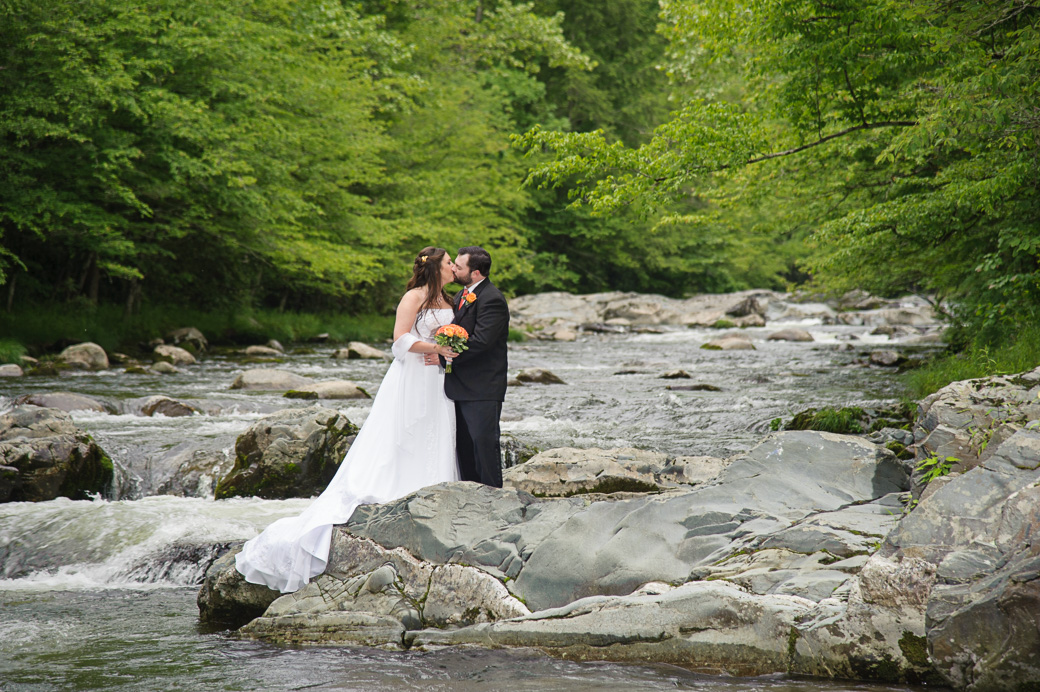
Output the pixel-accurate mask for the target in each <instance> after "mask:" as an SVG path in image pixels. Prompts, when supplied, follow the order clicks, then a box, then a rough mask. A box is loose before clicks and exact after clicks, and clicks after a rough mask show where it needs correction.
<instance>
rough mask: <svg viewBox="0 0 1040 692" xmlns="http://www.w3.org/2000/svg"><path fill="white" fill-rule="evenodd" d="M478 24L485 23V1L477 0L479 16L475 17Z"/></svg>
mask: <svg viewBox="0 0 1040 692" xmlns="http://www.w3.org/2000/svg"><path fill="white" fill-rule="evenodd" d="M474 19H475V20H476V22H477V24H480V23H481V22H482V21H484V0H477V15H476V17H474Z"/></svg>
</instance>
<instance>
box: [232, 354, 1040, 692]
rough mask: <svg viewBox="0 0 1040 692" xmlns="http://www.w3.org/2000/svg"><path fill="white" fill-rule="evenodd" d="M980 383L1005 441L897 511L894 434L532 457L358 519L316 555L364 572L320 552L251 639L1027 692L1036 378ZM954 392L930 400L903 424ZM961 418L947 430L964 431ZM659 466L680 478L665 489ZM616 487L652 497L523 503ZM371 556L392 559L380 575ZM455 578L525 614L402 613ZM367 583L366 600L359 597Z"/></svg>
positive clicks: (903, 481)
mask: <svg viewBox="0 0 1040 692" xmlns="http://www.w3.org/2000/svg"><path fill="white" fill-rule="evenodd" d="M999 379H1000V378H991V379H990V380H987V381H984V382H977V383H974V384H973V385H972V387H971V390H970V391H971V392H974V393H975V394H979V393H980V392H981V393H985V397H984V398H986V400H987V402H988V403H990V404H992V398H993V397H995V396H996V395H997V394H996V393H997V392H1000V393H1001V396H1003V399H1002V401H1007V402H1018V404H1017V405H1018V408H1017V409H1016V411H1017V412H1016V414H1015V415H1016V416H1018V417H1020V418H1022V419H1023V420H1020V421H1018V422H1016V423H1014V424H1008V423H1007V422H1006V419H1007V417H1006V416H1005V417H1003V418H1001V419H1000V420H1001V421H1002V423H1001V425H1004V426H1007V425H1011V427H1009V428H1008V431H1006V432H1005V434H1002V435H997V434H996V433H994V436H993V437H992V440H991V446H988V447H987V448H986V450H985V453H984V454H983V455H982V458H981V459H980V460H979V461H978V463H977V464H976V466H975V467H973V468H971V469H968V470H966V471H963V472H961V473H958V474H953V475H950V476H947V477H944V478H940V479H938V480H937V481H933V483H935V486H936V487H935V488H934V489H932V490H931V492H930V494H929V495H927V496H926V497H925V498H924V499H921V500H920V501H919V502H917V503H916V504H914V503H913V502H911V504H909V505H907V504H906V502H907V501H908V499H909V497H910V496H909V493H908V492H907V491H908V489H909V488H910V486H911V479H910V468H911V465H910V464H908V462H906V461H902V460H900V459H897V458H896V456H895V454H893V453H892V451H891V450H890V449H888V448H887V446H886V445H887V444H888V443H889V442H892V441H894V440H896V439H898V440H901V441H902V442H901V443H909V446H908V449H913V447H914V442H915V438H914V437H913V435H912V433H910V432H908V431H905V430H900V429H898V428H884V429H881V430H880V431H878V432H876V433H873V440H871V439H867V438H865V437H863V436H852V435H838V434H833V433H826V432H814V431H787V432H781V433H776V434H773V435H770V436H769V437H767V438H766V439H765V440H764V441H763V442H762V443H761V444H760V445H758V446H757V447H755V448H754V449H752V450H750V451H749V452H747V453H745V454H741V455H737V456H736V457H734V458H732V459H729V460H720V459H711V458H700V459H695V458H686V459H680V458H670V457H668V456H667V455H663V454H657V453H654V452H646V451H642V450H625V449H612V450H600V449H583V450H578V449H555V450H548V451H546V452H543V453H541V454H538V455H535V456H534V457H532V458H531V460H530V461H528V462H527V463H526V464H521V465H519V466H516V467H514V468H511V469H509V470H508V471H507V473H506V478H507V487H506V488H504V489H493V488H488V487H485V486H480V485H477V484H473V483H447V484H442V485H439V486H434V487H432V488H426V489H423V490H421V491H419V492H417V493H414V494H412V495H409V496H407V497H405V498H402V499H400V500H398V501H395V502H391V503H387V504H384V505H378V506H362V507H360V508H359V509H358V510H357V511H356V512H355V514H354V516H353V517H352V518H351V520H350V521H349V522H348V524H347V525H345V526H343V527H340V528H339V529H337V531H336V532H334V533H335V539H334V546H336V545H351V546H362V545H363V546H366V547H365V550H367V551H375V552H374V553H373V557H372V559H371V560H370V561H368V562H365V561H363V560H351V559H349V558H347V557H341V556H338V555H334V557H333V559H332V561H331V563H330V565H331V566H330V570H329V574H327V575H325V576H323V577H321V578H320V579H319V580H318V581H316V582H315V583H314V584H312V585H310V586H309V587H308V589H310V590H311V591H313V593H311V592H310V591H307V590H304V591H305V592H306V593H305V592H300V593H298V594H297V595H296V596H294V597H290V598H289V600H286V601H284V604H285V605H284V610H280V609H275V610H272V611H269V612H268V613H267V614H266V615H265V617H264V619H262V620H260V621H257V623H256V624H255V625H250V627H251V628H255V629H254V630H253V633H252V634H250V636H259V637H262V638H267V639H270V640H272V641H280V642H286V643H329V642H331V643H336V642H347V643H366V644H370V645H376V646H394V647H400V646H411V647H420V648H421V647H435V646H444V645H460V644H475V645H481V646H490V647H498V646H534V647H538V648H541V649H543V650H546V651H549V652H551V653H554V654H556V655H560V656H565V657H574V658H596V659H601V660H602V659H606V660H618V661H646V660H653V661H659V662H667V663H675V664H677V665H682V666H683V667H686V668H690V669H693V670H697V671H702V672H706V673H713V674H720V673H724V674H734V675H759V674H766V673H771V672H773V673H776V672H783V673H789V674H800V675H814V676H827V677H843V678H850V679H870V680H880V681H887V682H893V683H896V682H899V683H907V682H910V683H930V684H935V683H938V684H949V685H953V686H954V687H956V688H957V689H968V690H978V691H983V690H998V689H1000V690H1002V689H1015V688H1016V686H1018V687H1019V688H1021V689H1027V688H1023V687H1021V686H1022V685H1028V684H1031V683H1030V681H1033V680H1036V679H1037V677H1038V670H1037V668H1036V664H1035V661H1034V659H1035V652H1036V651H1037V650H1038V641H1037V632H1038V628H1037V626H1036V623H1037V620H1038V616H1037V615H1036V613H1037V612H1040V610H1038V607H1037V606H1038V604H1040V588H1038V586H1037V585H1038V584H1040V573H1038V569H1040V553H1038V552H1037V550H1038V549H1037V547H1036V545H1035V537H1036V536H1037V535H1040V523H1038V522H1040V510H1038V509H1037V508H1038V507H1040V494H1038V493H1040V490H1038V487H1040V431H1038V430H1037V429H1036V428H1037V427H1038V424H1036V423H1034V422H1033V421H1036V419H1037V415H1036V413H1037V412H1034V411H1033V409H1032V408H1031V407H1032V406H1033V403H1032V401H1033V399H1032V396H1031V395H1030V393H1031V391H1032V389H1033V388H1034V387H1035V386H1037V384H1038V383H1040V370H1038V371H1035V372H1034V373H1026V374H1023V375H1020V376H1017V377H1014V378H1006V379H1007V381H1006V382H1003V383H1001V382H997V380H999ZM951 386H952V385H951ZM967 392H968V390H965V389H963V388H957V387H954V388H953V389H952V390H950V391H947V392H945V393H941V394H939V395H936V396H935V397H933V398H932V400H931V401H930V402H928V403H929V405H928V406H923V407H922V411H921V416H920V417H919V418H918V419H917V425H918V426H924V425H928V424H929V422H928V421H929V415H931V416H932V417H933V418H937V417H938V416H939V414H940V411H941V410H942V409H943V406H946V404H944V403H942V402H949V401H952V400H959V399H957V397H959V396H964V395H966V394H967ZM977 403H978V402H977ZM936 406H938V407H939V409H938V410H935V407H936ZM1013 406H1015V404H1008V405H1007V406H1005V408H1006V409H1007V410H1010V409H1011V408H1012V407H1013ZM992 410H993V409H992V406H991V407H990V411H991V412H992ZM943 415H945V414H943ZM951 415H952V414H951ZM991 415H992V413H991ZM972 420H975V422H976V423H978V422H979V421H978V420H976V419H973V418H971V416H966V417H963V418H961V419H959V420H958V421H953V420H951V419H949V418H947V419H946V424H947V425H948V426H950V427H951V429H958V430H963V429H964V426H966V425H968V424H969V422H970V421H972ZM954 425H958V426H959V427H957V428H954V427H953V426H954ZM919 437H920V439H919V440H917V444H918V445H920V444H921V443H922V442H923V440H925V439H927V435H924V436H919ZM921 453H922V454H923V453H924V452H921ZM680 462H681V463H680ZM678 467H682V468H683V473H682V474H681V475H682V476H684V477H686V480H685V481H684V482H674V483H671V484H669V483H666V482H663V481H662V475H661V474H673V475H675V476H678V475H680V474H677V473H676V469H677V468H678ZM697 471H699V472H700V474H701V475H700V476H699V477H698V476H696V472H697ZM619 473H621V474H631V475H632V476H634V477H636V478H639V479H653V481H654V483H655V485H656V488H654V489H650V488H643V489H642V492H635V491H634V489H633V488H628V489H625V490H619V491H618V492H616V493H613V494H603V493H602V492H585V493H580V494H577V495H572V496H570V497H556V498H553V497H549V496H548V495H550V493H548V492H546V493H544V494H545V495H547V496H546V497H542V498H539V497H535V496H534V495H533V494H532V493H531V491H533V492H536V493H539V494H543V493H542V490H547V489H549V488H555V487H556V486H560V488H567V487H570V488H571V489H572V490H577V489H588V488H591V489H593V490H595V486H594V485H593V484H594V483H596V482H597V480H596V479H597V478H599V479H600V480H602V478H603V477H604V476H606V477H611V475H610V474H619ZM640 474H641V475H640ZM626 477H628V476H626ZM644 482H647V484H648V485H649V481H644ZM510 485H512V486H513V487H509V486H510ZM600 490H602V488H600ZM555 494H557V495H567V494H568V491H562V492H560V491H557V492H556V493H555ZM355 549H356V548H355ZM334 552H335V549H334ZM346 554H347V553H343V555H346ZM388 554H396V555H397V556H398V558H395V559H394V560H391V562H393V565H394V566H393V568H392V569H391V568H390V567H389V563H387V562H385V557H386V555H388ZM398 559H400V560H405V561H411V562H408V565H407V566H405V564H404V562H401V563H400V564H399V562H398ZM379 560H384V564H381V565H380V564H376V563H377V562H379ZM460 565H465V566H466V567H465V569H467V570H473V571H474V572H480V573H482V574H483V575H485V576H486V577H488V578H491V579H492V580H493V581H494V582H495V584H497V585H499V586H501V587H502V589H503V590H504V591H505V592H506V593H507V595H508V598H514V599H516V602H517V603H522V604H524V605H525V606H526V607H527V608H530V609H531V611H532V612H530V613H523V614H515V615H508V613H507V612H506V611H500V612H499V611H496V612H497V614H496V615H495V616H494V617H491V616H490V615H485V616H484V619H483V620H474V621H467V620H466V618H465V617H463V614H464V613H465V609H464V608H463V605H464V604H466V603H469V602H472V603H483V601H481V598H483V597H482V596H480V593H481V591H480V589H482V588H484V587H486V586H488V585H489V584H490V582H485V581H481V580H479V579H478V580H477V582H478V583H480V584H483V585H484V586H481V587H477V586H474V585H469V584H468V585H466V586H457V587H456V588H455V590H454V594H453V596H452V598H455V599H456V600H455V601H451V600H450V599H449V601H447V602H446V603H448V604H447V605H446V606H445V607H446V609H447V611H448V612H449V613H454V615H451V614H449V615H446V616H444V617H443V618H442V619H440V620H438V621H436V622H437V624H433V625H431V623H432V622H434V621H433V620H429V619H426V620H424V618H423V617H417V613H418V611H417V610H416V608H415V607H414V605H409V604H410V603H411V602H410V601H409V600H408V598H414V596H413V595H410V594H411V593H412V592H410V591H409V589H413V588H414V584H415V583H419V584H421V583H423V582H422V579H419V580H417V582H416V580H414V579H411V578H409V577H406V576H404V575H405V574H406V572H408V570H418V572H416V573H420V574H427V573H430V572H436V571H437V570H438V569H440V568H442V567H443V566H453V567H457V566H460ZM341 567H342V568H343V569H342V571H341ZM380 570H382V572H381V571H380ZM424 570H426V571H425V572H424ZM381 574H382V576H379V575H381ZM373 580H374V581H373ZM370 582H371V583H373V584H374V583H376V582H378V584H381V586H378V588H376V589H374V590H372V589H370V590H369V591H367V592H366V591H365V589H364V588H363V587H364V585H365V584H367V583H370ZM391 584H397V585H398V586H397V587H391V586H390V585H391ZM409 584H410V585H411V586H402V585H409ZM492 586H494V585H492ZM492 591H493V592H494V593H497V594H499V595H501V592H499V591H498V590H497V586H496V587H494V588H493V589H492ZM471 592H472V595H467V594H470V593H471ZM406 596H408V597H406ZM495 598H498V596H496V597H495ZM508 598H506V599H505V600H501V601H498V602H500V603H501V602H504V603H512V601H509V600H508ZM330 604H334V605H330ZM470 614H471V615H474V614H475V613H474V612H473V611H471V612H470Z"/></svg>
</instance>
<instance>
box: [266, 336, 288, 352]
mask: <svg viewBox="0 0 1040 692" xmlns="http://www.w3.org/2000/svg"><path fill="white" fill-rule="evenodd" d="M267 347H268V348H273V349H274V350H276V351H278V352H279V353H285V347H284V346H282V343H281V342H280V341H278V339H271V340H270V341H268V342H267Z"/></svg>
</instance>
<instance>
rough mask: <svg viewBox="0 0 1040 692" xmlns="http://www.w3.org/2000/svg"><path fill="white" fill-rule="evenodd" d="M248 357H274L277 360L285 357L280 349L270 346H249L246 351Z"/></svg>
mask: <svg viewBox="0 0 1040 692" xmlns="http://www.w3.org/2000/svg"><path fill="white" fill-rule="evenodd" d="M245 354H246V355H247V356H258V357H273V358H277V357H279V356H282V355H284V353H283V352H282V351H280V350H278V349H274V348H271V347H270V346H248V347H247V348H246V350H245Z"/></svg>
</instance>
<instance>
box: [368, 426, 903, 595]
mask: <svg viewBox="0 0 1040 692" xmlns="http://www.w3.org/2000/svg"><path fill="white" fill-rule="evenodd" d="M529 463H530V462H529ZM519 468H523V467H519ZM907 482H908V481H907V476H906V472H905V470H904V469H903V467H902V466H901V465H900V464H899V463H898V462H897V461H896V460H895V459H894V458H892V457H891V456H890V455H889V454H888V453H887V452H885V453H883V451H879V449H878V448H877V447H876V446H874V445H872V444H870V443H869V442H866V441H863V440H862V439H860V438H856V437H851V436H841V435H832V434H829V433H815V432H789V433H781V434H778V435H775V436H772V437H770V438H769V439H767V441H766V442H764V443H763V444H762V445H759V447H757V448H756V449H755V450H752V452H750V453H749V454H747V455H746V456H744V457H741V458H738V459H735V460H733V461H732V462H730V464H729V465H728V466H727V467H726V468H725V470H723V471H721V473H720V474H719V475H718V476H717V478H716V479H715V481H714V483H712V484H711V485H708V486H706V487H698V488H694V489H692V490H691V491H689V492H683V493H678V494H675V493H668V494H663V495H659V496H649V497H641V498H632V499H625V500H618V501H614V502H586V501H583V500H582V499H580V497H572V498H569V499H566V500H543V501H538V500H535V499H534V498H532V497H531V496H530V495H528V494H526V493H518V492H516V491H507V490H493V489H490V488H484V487H481V486H476V487H474V486H473V485H471V484H465V483H463V484H457V483H456V484H447V485H441V486H435V487H434V488H428V489H425V490H423V491H420V492H419V493H416V494H415V495H411V496H409V497H407V498H403V499H402V500H399V501H397V502H395V503H389V504H387V505H381V506H378V507H375V506H363V507H360V508H359V509H358V510H357V511H356V512H355V513H354V516H353V517H352V518H351V520H350V522H349V523H348V526H349V528H350V530H351V532H353V533H355V534H357V535H363V536H366V537H369V538H372V539H373V540H375V541H377V542H379V543H380V544H382V545H385V546H388V547H404V548H406V549H407V550H408V551H409V552H411V553H412V554H413V555H416V556H420V557H422V558H423V559H427V560H430V561H432V562H448V561H456V562H462V563H464V564H469V565H473V566H477V567H480V568H482V569H485V570H486V571H489V572H491V573H492V574H495V575H496V576H498V575H501V576H508V577H510V578H512V579H514V581H511V582H510V583H509V587H510V590H511V592H512V593H514V594H516V595H517V596H519V597H521V598H523V599H524V600H525V601H526V602H527V603H528V605H529V606H532V607H535V608H545V607H552V606H557V605H562V604H564V603H568V602H570V601H573V600H575V599H577V598H581V597H584V596H588V595H594V594H600V595H602V594H607V595H620V594H626V593H629V592H631V591H632V589H634V588H636V587H638V586H639V585H640V584H643V583H646V582H650V581H668V582H675V581H678V582H682V581H685V580H686V579H687V577H688V576H689V575H690V573H691V571H693V570H694V569H696V568H699V567H704V566H706V565H710V564H712V563H715V562H718V561H720V560H723V559H725V558H727V557H730V556H732V555H733V554H735V553H737V552H740V551H742V550H745V549H747V546H748V545H749V544H750V543H751V542H752V541H753V540H755V539H758V538H760V537H761V536H764V535H769V534H773V533H776V532H777V531H780V530H783V529H786V528H789V527H791V526H792V525H793V524H794V523H795V522H797V521H800V520H802V519H804V518H806V517H807V516H809V515H812V514H814V513H817V512H821V511H836V510H838V509H840V508H842V507H845V506H846V505H849V504H852V503H857V502H858V503H862V502H864V501H870V500H873V499H877V498H880V497H884V496H886V495H889V494H890V493H892V492H899V491H902V490H905V489H906V487H907Z"/></svg>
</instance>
